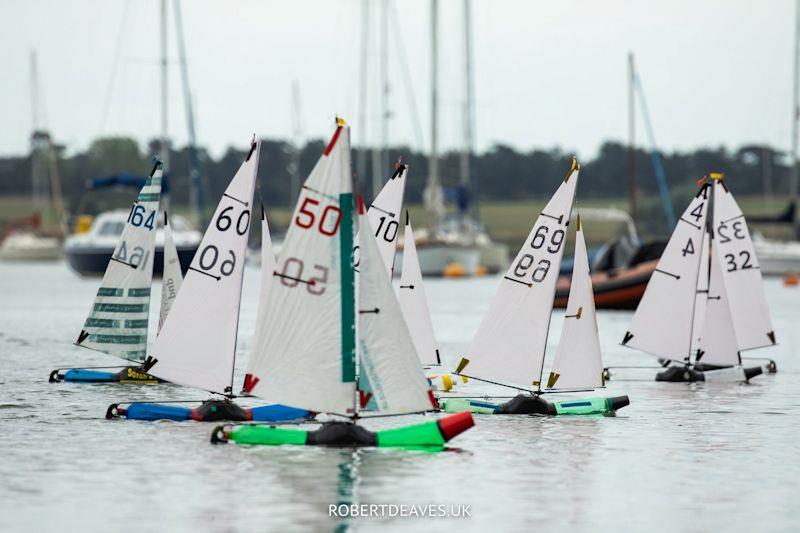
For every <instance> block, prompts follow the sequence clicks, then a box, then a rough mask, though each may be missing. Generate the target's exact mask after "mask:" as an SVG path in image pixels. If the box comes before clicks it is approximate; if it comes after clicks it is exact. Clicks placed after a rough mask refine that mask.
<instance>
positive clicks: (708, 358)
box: [695, 239, 741, 366]
mask: <svg viewBox="0 0 800 533" xmlns="http://www.w3.org/2000/svg"><path fill="white" fill-rule="evenodd" d="M712 246H713V248H712V252H711V276H710V279H709V282H708V293H707V296H708V298H707V299H706V302H705V305H704V307H703V311H704V314H705V317H704V319H703V322H702V327H703V329H702V331H701V333H700V341H699V344H698V352H697V360H698V361H699V362H701V363H707V364H710V365H719V366H729V365H738V364H740V363H741V360H740V359H739V347H738V345H737V343H736V331H735V329H734V325H733V317H732V316H731V308H730V302H729V301H728V291H727V290H725V283H724V280H723V277H722V259H723V258H722V257H721V256H720V254H719V245H718V244H717V239H713V244H712ZM695 312H700V309H697V310H696V311H695Z"/></svg>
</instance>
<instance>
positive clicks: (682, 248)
mask: <svg viewBox="0 0 800 533" xmlns="http://www.w3.org/2000/svg"><path fill="white" fill-rule="evenodd" d="M710 194H711V185H710V184H708V183H706V184H704V185H703V186H702V187H701V188H700V190H699V191H698V192H697V194H696V195H695V197H694V198H693V199H692V201H691V203H690V204H689V207H687V208H686V210H685V211H684V212H683V214H682V215H681V218H680V219H679V220H678V224H677V226H676V227H675V230H674V231H673V233H672V236H671V237H670V239H669V242H668V243H667V247H666V248H665V249H664V252H663V254H662V255H661V259H660V260H659V262H658V265H657V266H656V270H655V272H653V275H652V276H651V278H650V281H649V282H648V284H647V289H645V292H644V295H643V296H642V299H641V301H640V302H639V306H638V307H637V308H636V312H635V314H634V315H633V319H632V320H631V324H630V327H629V329H628V332H627V333H626V334H625V337H624V338H623V340H622V344H623V345H626V346H630V347H632V348H636V349H639V350H642V351H643V352H647V353H649V354H651V355H655V356H657V357H664V358H667V359H672V360H675V361H683V360H685V359H686V358H687V357H689V353H690V351H691V347H692V344H693V343H692V335H693V334H692V326H693V323H694V310H695V296H696V292H697V279H698V275H699V272H700V268H701V266H700V261H701V258H702V256H703V253H702V244H703V239H704V233H705V224H706V216H707V214H708V202H709V197H710Z"/></svg>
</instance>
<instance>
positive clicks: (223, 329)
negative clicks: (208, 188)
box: [145, 142, 259, 394]
mask: <svg viewBox="0 0 800 533" xmlns="http://www.w3.org/2000/svg"><path fill="white" fill-rule="evenodd" d="M258 149H259V144H258V143H255V142H254V143H253V145H252V146H251V148H250V153H249V154H248V156H247V159H246V160H245V161H244V162H243V163H242V165H241V166H240V167H239V170H238V171H237V172H236V175H235V176H234V177H233V179H232V180H231V182H230V184H229V185H228V188H227V189H225V192H224V193H223V195H222V198H221V199H220V202H219V204H218V205H217V209H216V211H215V212H214V216H213V217H212V218H211V222H210V223H209V225H208V228H207V229H206V232H205V235H203V240H202V241H201V242H200V246H199V247H198V248H197V252H196V253H195V255H194V258H193V259H192V263H191V265H190V266H189V270H188V272H187V273H186V278H185V279H184V280H183V284H182V286H181V291H180V292H179V293H178V297H177V299H176V300H175V303H174V304H173V306H172V309H171V311H170V313H169V316H167V320H166V321H165V322H164V326H163V327H162V328H161V332H160V333H159V335H158V338H157V339H156V342H155V344H154V345H153V347H152V349H151V350H150V355H148V357H147V362H146V363H145V371H147V372H149V373H150V374H153V375H154V376H157V377H159V378H161V379H165V380H167V381H170V382H172V383H177V384H179V385H186V386H189V387H195V388H198V389H204V390H207V391H211V392H217V393H221V394H230V393H232V381H233V364H234V359H235V356H236V334H237V331H238V328H239V304H240V301H241V296H242V276H243V274H244V260H245V254H246V251H247V238H248V235H249V233H250V219H251V211H252V207H253V190H254V187H255V183H256V173H257V171H258V151H259V150H258Z"/></svg>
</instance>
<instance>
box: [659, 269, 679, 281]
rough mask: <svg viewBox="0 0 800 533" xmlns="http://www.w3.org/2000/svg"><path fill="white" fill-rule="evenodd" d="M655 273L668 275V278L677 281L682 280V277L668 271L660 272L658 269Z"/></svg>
mask: <svg viewBox="0 0 800 533" xmlns="http://www.w3.org/2000/svg"><path fill="white" fill-rule="evenodd" d="M655 271H656V272H660V273H662V274H666V275H667V276H670V277H673V278H675V279H681V277H680V276H679V275H678V274H673V273H672V272H667V271H666V270H660V269H658V268H657V269H656V270H655Z"/></svg>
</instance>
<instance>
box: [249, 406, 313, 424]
mask: <svg viewBox="0 0 800 533" xmlns="http://www.w3.org/2000/svg"><path fill="white" fill-rule="evenodd" d="M250 412H251V413H252V415H253V420H254V421H256V422H283V421H286V420H299V419H302V418H312V414H311V412H310V411H306V410H305V409H295V408H294V407H287V406H285V405H280V404H274V405H262V406H261V407H253V408H252V409H250Z"/></svg>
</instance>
